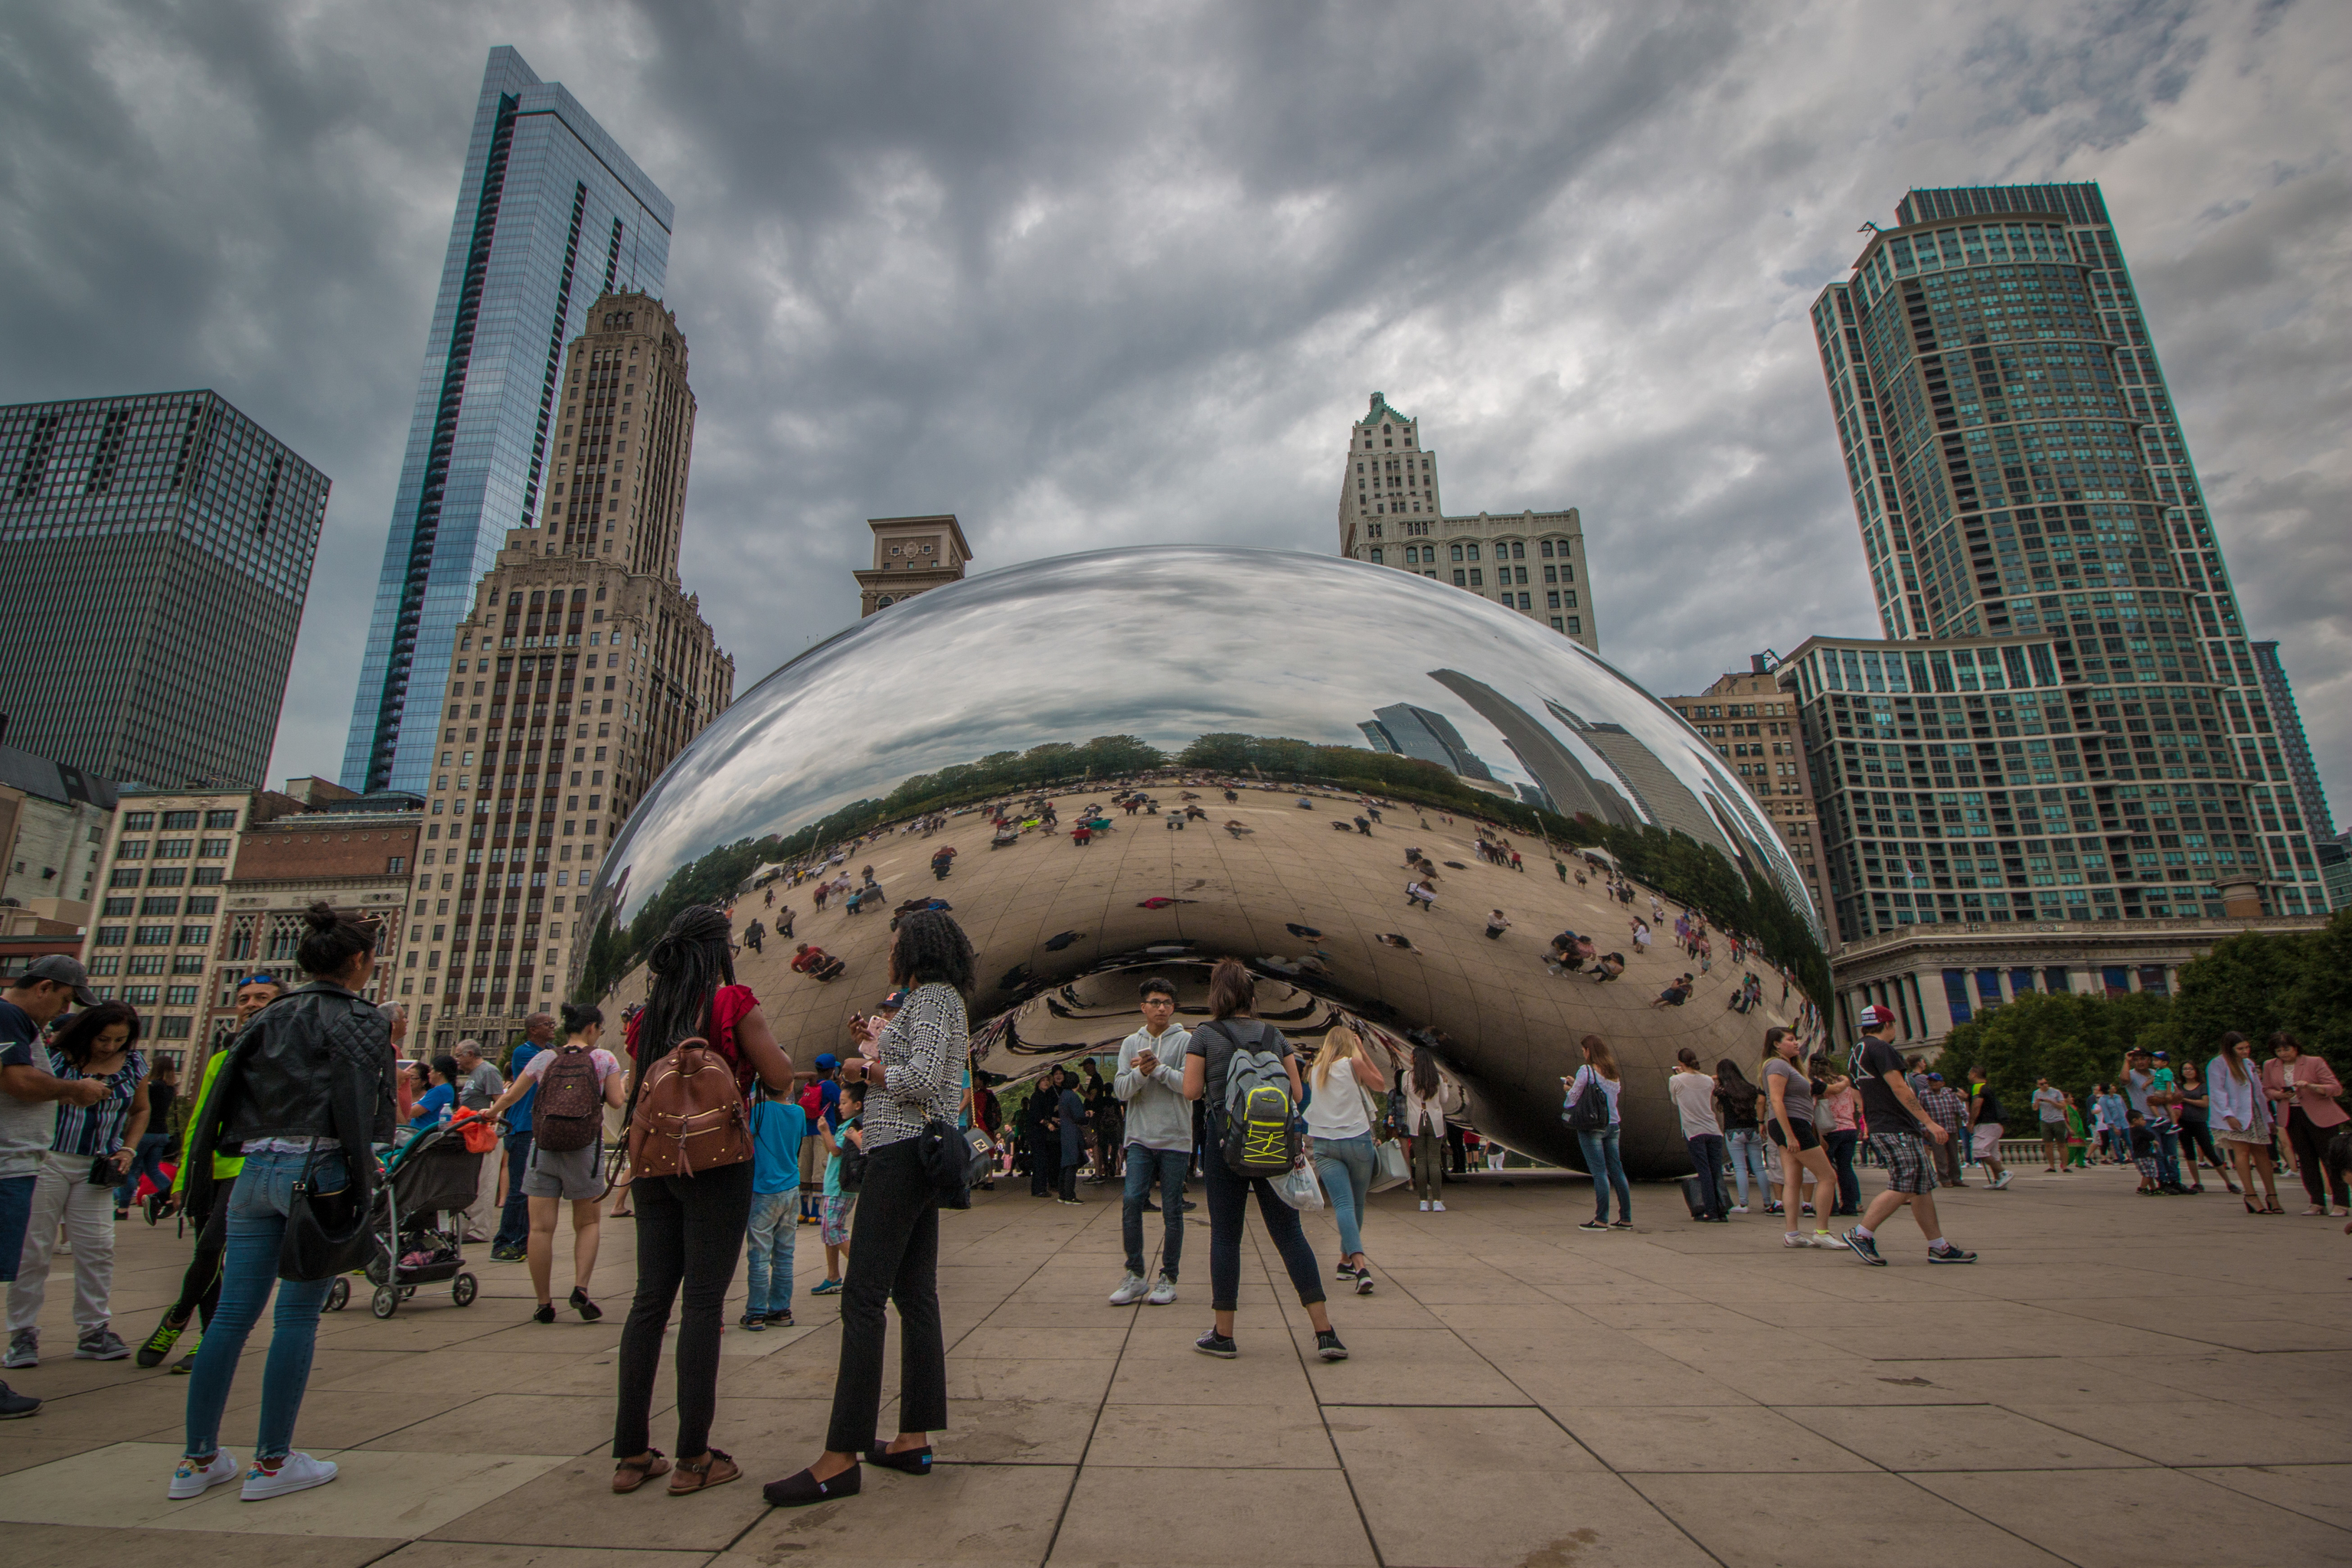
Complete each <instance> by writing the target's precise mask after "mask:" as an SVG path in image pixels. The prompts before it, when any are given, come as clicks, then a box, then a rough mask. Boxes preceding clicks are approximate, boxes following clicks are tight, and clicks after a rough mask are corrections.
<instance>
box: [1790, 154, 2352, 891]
mask: <svg viewBox="0 0 2352 1568" xmlns="http://www.w3.org/2000/svg"><path fill="white" fill-rule="evenodd" d="M1895 218H1896V222H1897V225H1898V226H1896V227H1894V228H1891V229H1879V228H1877V227H1876V226H1874V225H1873V226H1870V227H1871V228H1872V229H1873V231H1874V232H1873V233H1872V234H1871V236H1870V238H1869V240H1868V242H1867V243H1866V244H1865V245H1864V247H1863V249H1862V254H1861V255H1860V256H1859V257H1858V258H1856V259H1855V261H1854V265H1853V275H1852V276H1851V277H1850V278H1849V279H1846V280H1844V281H1843V282H1837V283H1832V284H1831V285H1830V286H1829V287H1828V288H1826V289H1823V290H1822V294H1821V297H1820V298H1819V299H1818V300H1815V301H1814V304H1813V311H1812V314H1813V332H1814V338H1815V341H1816V342H1817V343H1818V345H1819V347H1820V350H1821V356H1822V373H1823V374H1824V375H1825V376H1826V377H1827V379H1828V382H1829V392H1830V402H1831V405H1832V413H1833V414H1834V416H1835V417H1836V420H1837V426H1838V433H1839V439H1840V445H1841V447H1842V448H1843V452H1844V457H1845V465H1846V476H1847V480H1848V484H1849V486H1850V488H1851V489H1852V491H1853V506H1854V518H1855V521H1856V522H1857V523H1858V524H1859V525H1860V528H1861V531H1862V539H1863V552H1864V557H1865V559H1866V560H1867V562H1868V563H1869V568H1870V577H1871V584H1872V588H1873V591H1874V595H1875V597H1876V599H1877V604H1878V615H1879V621H1880V624H1881V625H1882V626H1883V627H1884V628H1885V634H1886V636H1887V637H1890V638H1895V639H1905V640H1910V639H1923V638H1954V637H2036V636H2054V637H2057V638H2058V639H2059V640H2058V641H2057V643H2056V645H2055V646H2056V647H2057V648H2058V650H2059V651H2060V657H2062V658H2075V659H2078V660H2079V661H2080V664H2079V668H2080V669H2081V670H2082V671H2083V672H2084V674H2085V675H2086V676H2087V677H2089V678H2090V685H2089V686H2088V687H2087V688H2086V689H2085V691H2084V700H2085V702H2086V703H2087V706H2088V710H2087V711H2086V712H2085V713H2084V715H2083V717H2084V719H2085V720H2089V721H2092V723H2093V725H2094V727H2095V728H2096V729H2099V730H2105V731H2109V732H2111V733H2112V734H2113V735H2115V736H2116V737H2118V740H2117V742H2116V744H2117V745H2121V743H2122V741H2123V740H2129V741H2131V742H2133V744H2134V746H2135V747H2137V745H2140V744H2145V743H2146V742H2148V741H2150V740H2153V741H2155V742H2157V745H2156V746H2155V748H2154V749H2155V750H2156V751H2157V752H2163V753H2165V754H2164V755H2163V756H2162V759H2161V761H2158V759H2157V758H2155V757H2150V758H2149V759H2147V760H2148V761H2150V762H2155V763H2156V769H2155V770H2149V769H2136V770H2135V771H2137V772H2138V773H2140V777H2141V778H2142V779H2146V778H2147V777H2149V776H2150V773H2151V772H2154V773H2155V774H2156V776H2157V777H2158V778H2165V779H2168V778H2175V777H2178V778H2182V779H2188V780H2189V781H2191V782H2192V783H2194V782H2196V781H2200V780H2202V781H2216V782H2218V781H2221V780H2228V779H2233V778H2234V779H2239V780H2242V781H2244V785H2245V796H2244V799H2245V815H2246V816H2247V818H2248V822H2247V826H2248V828H2249V829H2250V830H2253V831H2254V832H2258V834H2259V836H2260V842H2261V845H2262V847H2263V848H2264V849H2265V850H2266V851H2267V854H2268V860H2269V872H2270V876H2271V877H2272V878H2273V879H2274V880H2275V882H2276V883H2277V884H2279V886H2278V887H2277V889H2276V891H2275V897H2274V898H2273V900H2272V903H2273V906H2274V907H2275V910H2276V912H2279V913H2297V914H2299V913H2304V912H2306V911H2307V910H2324V909H2326V900H2325V895H2324V894H2323V893H2322V892H2321V890H2320V888H2319V885H2318V882H2319V878H2318V871H2317V868H2316V866H2315V858H2314V856H2313V852H2312V845H2311V839H2310V837H2309V827H2308V826H2307V825H2306V824H2305V822H2304V820H2303V815H2304V814H2303V811H2302V809H2301V808H2300V806H2299V805H2298V802H2297V798H2296V789H2295V784H2296V781H2295V779H2294V776H2293V773H2292V772H2291V769H2290V766H2289V763H2288V761H2287V758H2286V756H2285V754H2284V752H2283V751H2282V748H2281V746H2280V744H2279V741H2278V735H2279V734H2280V732H2281V730H2282V727H2283V726H2284V725H2288V724H2294V723H2296V721H2295V719H2294V713H2293V707H2292V703H2291V702H2289V703H2287V704H2286V705H2285V706H2284V709H2282V708H2281V706H2280V705H2279V704H2278V703H2277V702H2276V701H2275V700H2273V697H2271V696H2270V695H2267V694H2266V692H2265V689H2264V686H2263V681H2262V679H2261V672H2260V671H2259V670H2258V668H2257V666H2256V660H2255V656H2254V654H2253V652H2252V649H2251V647H2249V645H2248V643H2247V640H2246V631H2245V626H2244V624H2243V622H2242V619H2241V616H2240V613H2239V607H2238V600H2237V595H2236V594H2235V593H2234V592H2233V591H2232V589H2231V585H2230V580H2229V575H2228V572H2227V570H2226V568H2225V566H2224V565H2223V563H2222V559H2221V545H2220V542H2219V541H2218V540H2217V539H2216V538H2215V535H2214V528H2213V522H2212V519H2211V515H2210V510H2209V509H2208V507H2207V504H2206V498H2205V492H2204V489H2203V487H2202V485H2201V484H2200V482H2199V480H2198V478H2197V470H2196V468H2195V466H2194V465H2193V464H2192V463H2191V462H2190V460H2189V449H2188V444H2187V442H2186V440H2185V439H2184V438H2183V437H2182V436H2181V432H2180V426H2179V416H2178V415H2177V414H2176V412H2175V410H2174V407H2173V403H2172V397H2171V394H2170V392H2169V390H2168V387H2167V386H2166V384H2165V380H2164V373H2163V370H2162V368H2161V367H2160V366H2159V365H2158V363H2157V357H2156V352H2155V349H2154V348H2153V346H2152V345H2151V343H2150V341H2149V333H2148V328H2147V321H2146V319H2145V318H2144V316H2143V315H2142V313H2141V310H2140V305H2139V298H2138V294H2137V291H2136V290H2135V289H2134V288H2133V285H2132V280H2131V274H2130V272H2129V271H2128V269H2126V267H2125V265H2124V258H2123V252H2122V249H2121V247H2120V246H2119V245H2118V244H2117V242H2116V233H2115V228H2114V226H2113V224H2112V223H2111V221H2110V219H2109V216H2108V213H2107V207H2106V203H2105V199H2104V198H2103V197H2102V196H2101V195H2100V192H2099V187H2098V186H2097V185H2095V184H2065V185H1999V186H1974V187H1962V188H1956V189H1947V190H1915V191H1913V192H1911V193H1910V194H1909V195H1906V197H1904V199H1903V201H1902V203H1901V204H1900V205H1898V206H1897V207H1896V208H1895ZM2281 679H2282V680H2283V679H2284V678H2283V677H2281ZM2174 683H2178V684H2177V685H2175V684H2174ZM2209 684H2210V689H2207V688H2208V686H2209ZM2282 689H2283V688H2282ZM2158 770H2160V771H2158ZM2176 770H2178V771H2177V772H2176ZM2136 783H2137V781H2136ZM2233 837H2234V835H2233ZM2251 837H2252V835H2251V834H2250V839H2251ZM2237 847H2244V846H2243V845H2240V846H2237ZM2149 848H2150V849H2152V850H2155V851H2157V852H2158V853H2162V852H2163V851H2164V850H2167V849H2178V848H2180V846H2176V845H2163V846H2158V845H2151V846H2149Z"/></svg>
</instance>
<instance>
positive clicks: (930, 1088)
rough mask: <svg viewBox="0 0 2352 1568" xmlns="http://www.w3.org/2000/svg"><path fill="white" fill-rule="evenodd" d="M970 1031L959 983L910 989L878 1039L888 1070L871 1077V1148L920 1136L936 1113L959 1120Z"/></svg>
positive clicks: (867, 1118)
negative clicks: (956, 987) (905, 1000)
mask: <svg viewBox="0 0 2352 1568" xmlns="http://www.w3.org/2000/svg"><path fill="white" fill-rule="evenodd" d="M970 1030H971V1026H970V1023H969V1021H968V1019H967V1017H966V1016H965V1013H964V1009H963V998H962V997H961V996H960V995H958V994H956V990H955V987H954V986H952V985H942V984H938V983H937V982H934V983H932V984H928V985H918V986H916V987H915V989H914V990H913V991H912V992H911V993H909V994H908V997H907V1005H905V1006H903V1007H901V1008H899V1009H898V1016H896V1017H894V1018H892V1019H891V1020H890V1022H889V1024H888V1026H887V1027H885V1028H884V1029H883V1031H882V1037H881V1039H880V1040H878V1041H877V1042H876V1044H877V1047H878V1048H879V1049H880V1051H881V1054H882V1072H881V1076H880V1078H879V1079H878V1080H877V1079H872V1078H869V1079H867V1080H866V1081H867V1084H868V1088H867V1089H866V1115H865V1128H866V1152H867V1153H869V1154H870V1153H872V1152H874V1151H875V1150H877V1149H881V1148H886V1147H887V1146H888V1145H890V1144H892V1143H898V1142H904V1141H905V1140H907V1139H908V1138H913V1137H916V1136H917V1135H919V1133H921V1131H923V1123H924V1122H925V1121H929V1120H931V1119H933V1118H937V1119H938V1120H940V1121H944V1122H946V1123H948V1124H949V1125H950V1126H953V1125H955V1121H956V1115H957V1112H958V1110H960V1109H961V1106H962V1102H963V1074H964V1068H965V1066H966V1064H967V1063H968V1061H969V1060H970V1058H971V1037H970ZM869 1070H870V1069H869Z"/></svg>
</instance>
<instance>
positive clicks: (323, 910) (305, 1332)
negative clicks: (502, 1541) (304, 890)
mask: <svg viewBox="0 0 2352 1568" xmlns="http://www.w3.org/2000/svg"><path fill="white" fill-rule="evenodd" d="M303 919H304V921H306V922H307V923H308V925H309V927H310V929H309V931H307V932H306V933H305V934H304V935H303V937H302V942H301V945H300V946H299V948H298V949H297V950H296V952H295V958H296V962H297V963H299V964H300V965H301V966H302V971H303V973H306V974H308V975H309V976H310V984H307V985H301V986H298V987H296V988H295V989H294V990H292V991H289V992H287V993H286V994H283V995H281V996H279V997H278V999H277V1000H276V1001H274V1002H272V1003H270V1004H269V1005H268V1006H267V1007H264V1008H263V1009H262V1010H261V1011H260V1012H259V1013H257V1014H256V1015H255V1016H254V1018H253V1021H252V1022H251V1023H249V1024H247V1026H245V1028H244V1029H243V1030H242V1031H240V1032H239V1033H238V1035H237V1037H236V1039H235V1040H234V1041H232V1042H231V1043H230V1044H229V1045H228V1046H227V1047H225V1048H226V1050H227V1051H228V1052H229V1058H228V1060H227V1061H226V1064H224V1065H223V1067H222V1068H221V1069H220V1077H219V1079H218V1082H217V1083H216V1085H215V1089H214V1092H213V1093H212V1095H211V1096H210V1097H209V1098H207V1099H206V1100H205V1107H204V1115H203V1117H202V1119H201V1120H200V1121H196V1122H194V1123H192V1124H191V1125H190V1126H189V1128H188V1151H187V1160H186V1163H187V1168H188V1169H189V1171H190V1172H191V1176H190V1179H189V1182H188V1207H189V1209H190V1210H191V1212H193V1213H194V1214H196V1215H205V1214H207V1213H209V1212H210V1209H211V1205H214V1204H215V1203H225V1204H226V1205H229V1208H228V1250H227V1253H226V1258H224V1260H223V1263H222V1268H221V1286H220V1305H219V1306H218V1307H217V1308H216V1309H215V1310H214V1311H213V1313H212V1315H211V1317H210V1319H209V1320H208V1321H206V1323H205V1342H204V1345H203V1346H202V1348H201V1349H199V1350H198V1351H197V1352H196V1369H195V1372H194V1374H193V1375H192V1376H191V1377H190V1378H189V1379H188V1415H187V1425H188V1446H187V1451H186V1457H185V1458H183V1459H182V1460H181V1461H180V1465H179V1468H178V1469H177V1470H175V1471H174V1472H173V1476H172V1486H171V1493H170V1495H171V1496H173V1497H174V1498H192V1497H198V1496H201V1495H202V1494H203V1493H205V1491H207V1490H209V1489H212V1488H214V1487H216V1486H218V1485H220V1484H221V1483H222V1482H224V1481H227V1480H232V1479H236V1476H237V1473H238V1469H237V1463H236V1456H235V1455H233V1454H231V1453H229V1452H228V1451H227V1450H226V1449H225V1448H223V1447H221V1446H220V1442H219V1437H220V1424H221V1412H222V1411H223V1410H224V1409H225V1408H226V1406H227V1405H228V1395H229V1389H230V1387H231V1385H232V1384H234V1383H235V1382H236V1364H237V1358H238V1357H239V1356H240V1355H242V1354H243V1353H244V1352H245V1341H246V1336H247V1334H249V1333H250V1332H251V1331H252V1330H253V1325H254V1324H255V1323H256V1322H257V1321H259V1319H260V1317H261V1309H262V1307H263V1306H264V1305H265V1304H266V1303H267V1302H268V1300H269V1293H270V1290H271V1289H272V1288H273V1287H275V1288H276V1289H277V1291H278V1311H277V1317H276V1321H275V1324H274V1326H273V1328H272V1330H271V1332H270V1337H269V1356H268V1361H267V1362H266V1363H264V1364H263V1367H262V1374H261V1412H260V1430H259V1432H258V1434H257V1437H256V1440H255V1444H254V1462H253V1468H251V1469H250V1470H249V1471H247V1472H246V1474H245V1489H244V1497H245V1500H246V1501H247V1502H255V1501H258V1500H261V1499H264V1498H273V1497H280V1496H283V1495H284V1494H286V1493H288V1492H296V1491H301V1490H303V1489H306V1488H309V1487H316V1486H323V1485H325V1484H326V1483H327V1482H329V1481H331V1480H333V1479H335V1466H334V1464H333V1463H332V1462H331V1461H329V1460H325V1459H314V1458H310V1456H309V1455H308V1454H299V1453H296V1452H294V1451H293V1441H294V1418H295V1417H296V1415H299V1413H300V1411H301V1408H302V1394H303V1390H304V1388H305V1387H306V1386H307V1385H308V1384H309V1383H310V1352H311V1347H312V1345H313V1344H314V1342H316V1341H317V1338H318V1332H319V1313H320V1309H321V1308H322V1307H323V1306H324V1304H325V1302H326V1299H327V1287H328V1285H329V1284H330V1283H331V1281H330V1280H328V1279H313V1280H300V1281H298V1280H291V1279H289V1280H283V1281H281V1280H280V1279H278V1263H279V1254H280V1249H281V1247H282V1246H283V1244H284V1242H285V1238H286V1228H287V1216H288V1215H289V1214H291V1213H292V1212H293V1210H294V1205H295V1203H296V1196H295V1189H296V1185H297V1184H298V1183H299V1184H307V1185H308V1186H309V1187H310V1190H311V1192H313V1193H315V1194H333V1193H337V1192H340V1191H342V1190H344V1189H345V1188H346V1187H350V1186H356V1187H357V1189H358V1191H357V1193H356V1194H355V1195H356V1196H357V1198H358V1200H359V1202H360V1203H361V1205H362V1213H363V1212H365V1209H364V1205H366V1203H367V1202H368V1198H369V1194H370V1193H371V1192H372V1190H373V1185H374V1175H375V1158H374V1153H373V1148H372V1145H374V1144H379V1143H389V1142H391V1141H392V1099H393V1095H392V1074H393V1057H392V1031H391V1026H389V1025H388V1024H387V1023H386V1022H385V1020H384V1016H383V1014H382V1013H380V1012H378V1011H377V1010H376V1007H375V1005H374V1004H373V1003H372V1002H370V1001H368V1000H367V999H366V998H365V997H364V996H362V995H361V994H360V993H361V992H362V990H364V989H365V988H366V986H367V984H368V981H369V980H370V978H371V977H373V974H374V973H375V941H376V928H375V927H374V926H373V925H372V924H362V923H361V922H360V921H355V920H352V918H350V917H349V916H346V915H341V914H338V913H336V912H335V910H333V908H332V907H331V906H330V905H328V904H325V903H323V902H321V903H316V904H312V905H311V906H310V909H309V910H307V911H305V913H304V915H303ZM236 1148H241V1149H242V1150H243V1152H244V1155H245V1167H244V1169H243V1170H241V1171H239V1172H238V1173H237V1177H236V1185H235V1186H234V1187H232V1188H230V1189H229V1190H228V1191H226V1192H222V1191H220V1190H218V1189H217V1188H216V1187H215V1184H214V1182H213V1180H212V1174H211V1173H212V1169H213V1162H212V1156H213V1154H214V1152H215V1151H220V1152H234V1150H235V1149H236Z"/></svg>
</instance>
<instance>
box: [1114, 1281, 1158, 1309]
mask: <svg viewBox="0 0 2352 1568" xmlns="http://www.w3.org/2000/svg"><path fill="white" fill-rule="evenodd" d="M1148 1289H1150V1286H1148V1285H1146V1284H1144V1282H1143V1276H1142V1275H1140V1274H1130V1275H1129V1276H1128V1277H1127V1278H1126V1279H1122V1280H1120V1281H1119V1282H1118V1289H1116V1290H1114V1291H1112V1292H1111V1293H1110V1304H1111V1305H1112V1306H1114V1307H1131V1306H1133V1305H1135V1303H1136V1302H1138V1301H1140V1300H1143V1293H1144V1292H1145V1291H1146V1290H1148Z"/></svg>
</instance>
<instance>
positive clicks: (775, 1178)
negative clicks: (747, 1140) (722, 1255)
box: [743, 1089, 808, 1333]
mask: <svg viewBox="0 0 2352 1568" xmlns="http://www.w3.org/2000/svg"><path fill="white" fill-rule="evenodd" d="M807 1136H808V1112H806V1111H804V1110H802V1109H801V1108H800V1106H799V1105H798V1104H796V1103H795V1102H794V1101H793V1098H792V1090H791V1089H768V1090H766V1091H764V1092H763V1093H762V1094H761V1097H760V1098H759V1099H758V1100H755V1101H753V1102H752V1105H751V1225H750V1226H749V1227H748V1228H747V1230H746V1233H745V1234H746V1235H747V1237H749V1241H748V1243H747V1246H748V1248H749V1258H748V1261H747V1263H746V1265H745V1268H744V1273H745V1275H746V1276H747V1283H748V1284H749V1286H750V1288H751V1295H750V1297H749V1299H748V1300H745V1301H744V1303H743V1327H745V1328H746V1329H749V1330H751V1331H752V1332H754V1333H757V1332H759V1331H761V1330H762V1329H765V1328H768V1327H769V1326H771V1325H773V1326H774V1327H776V1328H780V1329H789V1328H791V1327H792V1326H793V1238H794V1236H795V1235H796V1234H797V1233H796V1230H795V1226H797V1225H798V1223H799V1220H798V1215H799V1209H800V1195H801V1140H802V1139H803V1138H805V1137H807Z"/></svg>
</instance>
